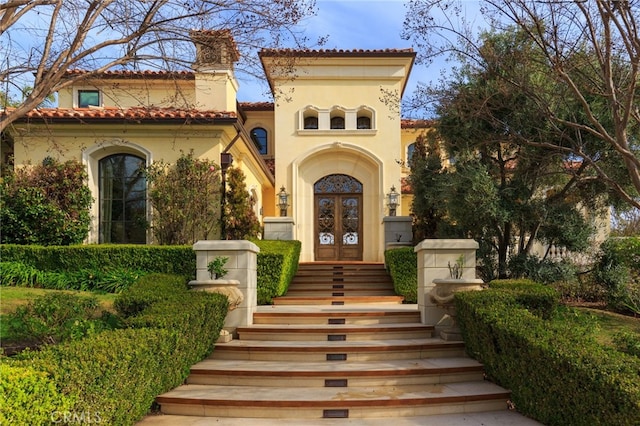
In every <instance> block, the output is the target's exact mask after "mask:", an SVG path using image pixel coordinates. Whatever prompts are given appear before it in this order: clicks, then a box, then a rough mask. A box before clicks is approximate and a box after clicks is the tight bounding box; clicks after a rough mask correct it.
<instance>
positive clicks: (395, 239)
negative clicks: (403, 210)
mask: <svg viewBox="0 0 640 426" xmlns="http://www.w3.org/2000/svg"><path fill="white" fill-rule="evenodd" d="M382 224H383V225H384V246H385V249H390V248H395V247H411V246H413V229H412V220H411V217H410V216H385V217H384V218H382Z"/></svg>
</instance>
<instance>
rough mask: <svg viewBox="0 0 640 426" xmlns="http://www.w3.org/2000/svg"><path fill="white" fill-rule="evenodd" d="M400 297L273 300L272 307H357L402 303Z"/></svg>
mask: <svg viewBox="0 0 640 426" xmlns="http://www.w3.org/2000/svg"><path fill="white" fill-rule="evenodd" d="M403 300H404V298H403V297H402V296H331V297H289V296H281V297H276V298H274V299H273V304H274V305H347V304H349V305H357V304H368V303H398V304H400V303H402V302H403Z"/></svg>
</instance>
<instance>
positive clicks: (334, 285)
mask: <svg viewBox="0 0 640 426" xmlns="http://www.w3.org/2000/svg"><path fill="white" fill-rule="evenodd" d="M343 289H344V290H353V289H358V290H378V289H385V290H393V284H391V283H384V282H361V283H353V282H314V283H299V284H292V285H290V286H289V290H288V291H294V290H343Z"/></svg>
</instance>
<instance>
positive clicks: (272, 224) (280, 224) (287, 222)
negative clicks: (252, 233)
mask: <svg viewBox="0 0 640 426" xmlns="http://www.w3.org/2000/svg"><path fill="white" fill-rule="evenodd" d="M293 225H294V223H293V218H292V217H265V218H264V235H263V237H262V238H263V239H265V240H283V241H291V240H293Z"/></svg>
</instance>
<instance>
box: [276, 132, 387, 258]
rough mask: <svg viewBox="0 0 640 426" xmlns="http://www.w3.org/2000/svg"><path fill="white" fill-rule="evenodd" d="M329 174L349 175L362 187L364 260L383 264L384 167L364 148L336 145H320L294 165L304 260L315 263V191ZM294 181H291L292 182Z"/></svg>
mask: <svg viewBox="0 0 640 426" xmlns="http://www.w3.org/2000/svg"><path fill="white" fill-rule="evenodd" d="M329 175H346V176H349V177H350V178H353V179H355V180H356V181H358V182H360V183H361V184H362V194H361V197H362V198H361V200H362V202H361V209H362V210H361V211H362V213H361V216H360V219H359V220H360V222H361V226H362V230H363V231H362V235H361V236H359V241H360V243H361V244H362V256H361V259H362V260H364V261H373V262H381V261H383V250H384V241H383V239H384V233H383V229H382V218H383V215H384V190H383V164H382V162H381V161H380V159H379V158H377V157H376V156H375V155H373V154H372V153H371V152H370V151H368V150H366V149H364V148H363V147H361V146H358V145H353V144H348V143H341V142H334V143H330V144H325V145H320V146H317V147H315V148H313V149H311V150H309V151H307V152H305V153H304V154H302V155H301V156H299V157H298V158H296V159H295V160H294V161H293V162H292V163H291V175H290V176H289V178H288V179H287V180H288V181H289V182H290V186H291V196H292V200H291V206H292V210H291V212H292V215H293V219H294V223H295V234H296V235H295V238H296V239H298V240H300V241H301V242H302V250H301V253H300V260H301V261H303V262H311V261H315V260H317V259H316V254H315V249H314V247H315V241H316V238H318V236H317V235H316V229H315V220H314V218H315V203H316V200H315V191H314V185H315V184H316V182H318V181H320V180H321V179H322V178H324V177H326V176H329ZM289 179H290V180H289Z"/></svg>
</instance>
